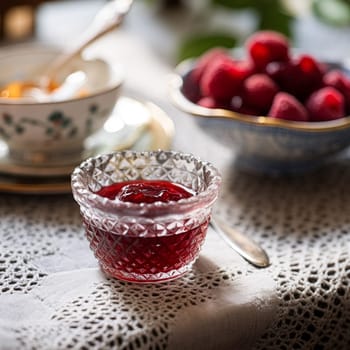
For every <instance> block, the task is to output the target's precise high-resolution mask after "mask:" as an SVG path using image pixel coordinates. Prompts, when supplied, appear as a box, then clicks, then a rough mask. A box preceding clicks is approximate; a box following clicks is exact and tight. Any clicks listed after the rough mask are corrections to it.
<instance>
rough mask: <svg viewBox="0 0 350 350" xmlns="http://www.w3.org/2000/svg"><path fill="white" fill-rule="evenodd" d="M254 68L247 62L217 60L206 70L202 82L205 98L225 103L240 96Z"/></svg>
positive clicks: (201, 86)
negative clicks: (246, 79)
mask: <svg viewBox="0 0 350 350" xmlns="http://www.w3.org/2000/svg"><path fill="white" fill-rule="evenodd" d="M251 69H252V67H251V66H250V65H249V63H248V62H246V61H237V62H234V61H233V60H227V59H218V58H217V59H215V61H214V62H213V63H212V64H210V65H209V66H208V67H207V69H206V70H205V72H204V74H203V76H202V79H201V81H200V89H201V92H202V95H203V96H210V97H213V98H214V99H217V100H221V101H225V100H229V99H231V98H232V97H233V96H234V95H236V94H238V93H239V91H240V88H241V86H242V83H243V81H244V79H245V78H246V77H247V76H248V75H249V74H251Z"/></svg>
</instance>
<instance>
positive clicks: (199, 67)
mask: <svg viewBox="0 0 350 350" xmlns="http://www.w3.org/2000/svg"><path fill="white" fill-rule="evenodd" d="M217 58H218V59H221V60H223V59H229V60H231V57H230V56H229V55H228V53H227V51H226V50H225V49H223V48H213V49H211V50H209V51H207V52H205V53H204V54H203V55H202V56H201V57H200V58H199V59H198V60H197V63H196V66H195V68H194V69H193V73H192V74H193V80H194V81H195V82H196V83H197V84H199V82H200V80H201V79H202V76H203V74H204V72H205V70H206V69H207V68H208V67H209V66H210V65H211V64H212V63H213V62H214V61H215V60H216V59H217Z"/></svg>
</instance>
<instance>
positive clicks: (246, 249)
mask: <svg viewBox="0 0 350 350" xmlns="http://www.w3.org/2000/svg"><path fill="white" fill-rule="evenodd" d="M210 224H211V225H212V227H213V228H214V230H215V231H216V232H217V233H218V234H219V235H220V236H221V237H222V238H223V239H224V241H225V242H226V243H227V244H228V245H229V246H230V247H231V248H232V249H233V250H235V251H236V252H237V253H238V254H239V255H241V256H242V257H243V258H244V259H245V260H247V261H248V262H249V263H250V264H252V265H254V266H256V267H267V266H269V265H270V261H269V257H268V255H267V254H266V252H265V250H264V249H263V248H262V247H261V246H259V245H258V244H257V243H256V242H254V241H253V240H252V239H250V238H248V237H247V236H245V235H243V234H242V233H240V232H239V231H236V230H234V229H233V228H232V227H230V226H228V225H226V224H224V223H223V222H222V221H221V220H219V219H213V218H212V219H211V222H210Z"/></svg>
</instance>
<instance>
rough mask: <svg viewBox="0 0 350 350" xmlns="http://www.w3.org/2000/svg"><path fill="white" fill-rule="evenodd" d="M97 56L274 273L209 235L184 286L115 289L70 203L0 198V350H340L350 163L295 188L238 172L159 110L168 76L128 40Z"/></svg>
mask: <svg viewBox="0 0 350 350" xmlns="http://www.w3.org/2000/svg"><path fill="white" fill-rule="evenodd" d="M131 27H132V26H131ZM115 44H116V46H117V48H122V49H120V50H118V49H116V50H112V49H111V48H112V47H114V46H113V45H115ZM95 49H96V51H97V52H99V53H100V54H103V55H104V56H105V57H107V58H108V59H110V60H115V61H122V62H124V63H127V65H126V85H125V91H126V92H127V93H128V95H130V94H133V95H134V96H135V97H144V98H147V99H150V100H152V101H153V102H155V103H158V104H159V105H160V106H161V107H162V108H163V109H165V110H166V111H167V112H168V114H169V116H170V117H171V118H172V119H173V120H174V122H175V125H176V136H175V139H174V144H173V148H174V149H177V150H182V151H186V152H192V153H194V154H196V155H198V156H200V157H202V158H203V159H206V160H209V161H211V162H213V163H214V164H215V165H216V166H217V167H218V168H219V169H220V171H221V173H222V175H223V179H224V183H223V186H222V190H221V195H220V198H219V200H218V202H217V204H216V206H215V209H214V210H215V212H216V214H217V215H220V216H221V217H222V218H225V219H226V220H227V222H228V223H229V224H230V225H232V226H233V227H234V228H236V229H238V230H241V231H242V232H244V233H246V234H247V235H249V236H251V237H253V238H254V239H255V240H256V241H258V242H259V243H261V244H262V245H263V247H264V248H265V249H266V250H267V252H268V253H269V255H270V258H271V262H272V264H271V266H270V267H268V268H266V269H256V268H254V267H252V266H250V265H249V264H248V263H247V262H245V261H244V260H242V259H241V258H240V257H239V256H238V255H237V254H236V253H235V252H234V251H232V250H231V249H230V248H229V247H228V246H227V245H226V244H225V243H224V242H223V241H222V240H221V239H220V238H219V237H218V236H217V235H216V233H215V232H213V231H212V230H211V229H210V230H209V232H208V236H207V240H206V243H205V245H204V248H203V251H202V253H201V255H200V258H199V259H198V261H197V263H196V264H195V266H194V268H193V269H192V270H191V271H190V272H189V273H188V274H187V275H185V276H184V277H183V278H181V279H178V280H176V281H173V282H168V283H164V284H159V285H137V284H129V283H125V282H120V281H117V280H113V279H109V278H106V277H105V276H104V275H103V274H102V273H101V272H100V270H99V268H98V265H97V262H96V260H95V259H94V257H93V255H92V253H91V252H90V250H89V247H88V243H87V241H86V239H85V238H84V231H83V228H82V225H81V220H80V216H79V210H78V207H77V205H76V203H75V202H74V201H73V199H72V197H71V195H70V194H67V195H58V196H26V195H18V194H17V195H15V194H12V195H11V194H0V349H1V350H4V349H9V350H13V349H45V350H46V349H92V350H95V349H130V350H132V349H133V350H136V349H204V350H205V349H259V350H263V349H337V350H338V349H340V350H342V349H344V350H345V349H349V348H350V331H349V329H350V292H349V283H350V195H349V194H350V155H347V154H345V155H344V156H343V157H342V158H340V159H338V160H334V162H333V163H332V164H331V165H330V166H329V167H327V168H326V169H323V170H321V171H319V172H317V173H312V174H309V175H306V176H302V177H297V178H266V177H263V176H255V175H249V174H244V173H240V172H238V171H236V170H235V168H234V167H233V165H232V159H233V156H234V150H231V149H228V148H225V147H223V146H221V145H220V144H219V143H217V142H216V141H214V140H211V139H210V138H208V137H207V136H206V135H204V134H203V133H202V132H201V131H200V130H199V129H198V128H197V127H196V125H195V124H194V123H193V121H192V120H191V119H189V117H188V116H186V115H184V114H182V113H180V112H179V111H178V110H176V109H175V108H174V107H173V106H172V105H171V104H170V102H169V101H168V98H167V91H166V89H167V88H166V83H167V74H168V73H169V72H170V69H171V67H169V66H168V65H166V64H164V63H163V61H162V60H161V58H159V55H157V54H156V53H155V52H154V51H153V50H152V48H150V47H149V46H148V45H146V44H145V43H144V42H143V41H142V40H141V39H139V37H138V36H137V35H134V34H133V32H132V31H131V32H125V31H123V30H121V31H119V32H118V33H115V34H113V35H111V36H110V37H108V38H106V40H105V41H104V40H103V41H102V42H101V43H100V44H98V45H97V46H96V48H95Z"/></svg>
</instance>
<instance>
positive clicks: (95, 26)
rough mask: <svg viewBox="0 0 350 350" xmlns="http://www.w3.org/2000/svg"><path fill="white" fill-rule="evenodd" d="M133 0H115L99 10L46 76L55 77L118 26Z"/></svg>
mask: <svg viewBox="0 0 350 350" xmlns="http://www.w3.org/2000/svg"><path fill="white" fill-rule="evenodd" d="M132 3H133V0H113V1H109V2H108V3H107V4H105V5H104V6H103V7H102V8H101V10H99V11H98V13H97V14H96V16H95V17H94V19H93V21H92V23H91V24H90V25H89V27H88V29H87V30H86V31H85V33H83V35H82V36H81V37H80V38H79V40H78V43H75V44H74V46H73V47H72V48H67V49H65V51H64V52H63V53H62V54H61V55H59V57H57V59H56V60H54V61H53V62H52V63H51V64H50V66H49V67H48V68H47V70H46V74H45V76H48V77H51V78H52V77H53V76H55V74H56V73H57V72H58V71H59V69H60V68H62V67H63V66H64V65H65V64H67V63H68V62H69V61H70V60H71V59H72V58H74V57H75V56H76V55H78V54H80V53H81V52H82V51H83V50H84V49H85V48H86V47H87V46H89V45H90V44H91V43H93V42H94V41H95V40H97V39H99V38H100V37H101V36H103V35H105V34H107V33H108V32H110V31H112V30H113V29H115V28H117V27H118V26H119V25H120V24H121V23H122V21H123V19H124V17H125V15H126V14H127V13H128V12H129V10H130V8H131V5H132Z"/></svg>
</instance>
